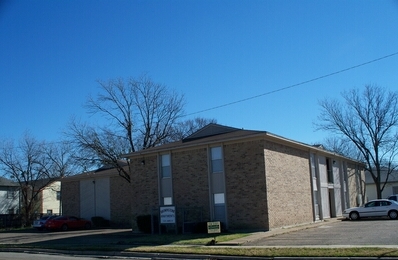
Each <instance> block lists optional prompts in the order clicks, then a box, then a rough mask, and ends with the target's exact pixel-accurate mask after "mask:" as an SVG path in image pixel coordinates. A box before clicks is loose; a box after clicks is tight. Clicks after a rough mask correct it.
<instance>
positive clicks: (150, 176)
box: [130, 156, 159, 231]
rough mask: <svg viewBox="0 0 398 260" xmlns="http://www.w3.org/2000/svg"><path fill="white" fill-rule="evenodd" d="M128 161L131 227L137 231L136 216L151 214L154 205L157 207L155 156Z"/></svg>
mask: <svg viewBox="0 0 398 260" xmlns="http://www.w3.org/2000/svg"><path fill="white" fill-rule="evenodd" d="M143 160H145V164H142V161H143ZM130 163H131V188H132V199H131V210H132V215H131V217H132V228H133V231H138V227H137V223H136V219H137V216H139V215H146V214H151V213H152V209H153V208H154V207H156V208H157V207H159V193H158V173H157V156H147V157H143V158H136V159H132V160H131V162H130Z"/></svg>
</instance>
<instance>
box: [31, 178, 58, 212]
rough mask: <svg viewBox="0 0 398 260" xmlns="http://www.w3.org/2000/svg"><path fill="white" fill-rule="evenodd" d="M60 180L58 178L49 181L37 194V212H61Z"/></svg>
mask: <svg viewBox="0 0 398 260" xmlns="http://www.w3.org/2000/svg"><path fill="white" fill-rule="evenodd" d="M60 193H61V182H60V181H59V180H54V181H50V182H49V183H48V184H47V185H46V186H45V187H44V188H43V189H41V191H40V193H39V194H38V196H37V199H38V200H39V203H38V204H37V208H38V210H37V212H36V213H40V214H48V215H52V214H56V215H59V214H61V198H60Z"/></svg>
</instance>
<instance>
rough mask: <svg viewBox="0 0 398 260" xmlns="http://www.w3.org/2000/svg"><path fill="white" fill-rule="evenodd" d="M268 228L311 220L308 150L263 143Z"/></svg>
mask: <svg viewBox="0 0 398 260" xmlns="http://www.w3.org/2000/svg"><path fill="white" fill-rule="evenodd" d="M265 146H266V151H265V160H266V182H267V194H268V195H267V197H268V212H269V226H270V229H272V228H277V227H283V226H290V225H295V224H300V223H309V222H312V221H313V212H312V196H311V194H312V191H311V176H310V168H309V167H310V166H309V152H308V151H302V150H298V149H295V148H291V147H288V146H284V145H282V144H277V143H273V142H266V143H265Z"/></svg>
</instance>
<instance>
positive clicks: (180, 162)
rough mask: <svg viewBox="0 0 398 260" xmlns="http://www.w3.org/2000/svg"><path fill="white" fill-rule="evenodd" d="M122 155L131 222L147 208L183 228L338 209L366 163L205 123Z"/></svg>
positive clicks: (353, 193) (283, 219)
mask: <svg viewBox="0 0 398 260" xmlns="http://www.w3.org/2000/svg"><path fill="white" fill-rule="evenodd" d="M126 157H127V158H128V159H129V160H130V170H131V180H132V183H131V191H132V192H131V194H130V198H131V213H132V214H131V217H132V220H133V229H136V228H137V224H136V222H135V220H136V217H137V216H140V215H147V214H151V215H157V217H158V218H159V219H160V222H161V223H164V224H165V225H167V224H168V223H175V224H176V226H177V227H178V230H183V231H184V229H185V228H187V227H188V226H189V225H190V224H192V223H193V222H204V221H221V222H222V225H223V227H224V228H226V229H228V230H243V229H244V230H270V229H275V228H280V227H284V226H291V225H297V224H303V223H311V222H314V221H318V220H323V219H328V218H332V217H338V216H341V214H342V211H343V210H344V209H345V208H348V207H351V206H357V204H358V202H359V201H361V194H363V190H361V186H360V185H359V180H360V179H361V178H359V177H360V176H361V177H362V179H364V171H363V168H364V165H361V164H360V163H359V162H357V161H354V160H351V159H349V158H345V157H342V156H340V155H337V154H334V153H330V152H328V151H326V150H323V149H321V148H319V147H314V146H311V145H307V144H303V143H300V142H297V141H293V140H289V139H286V138H283V137H281V136H277V135H274V134H271V133H269V132H265V131H251V130H242V129H237V128H232V127H226V126H222V125H218V124H210V125H208V126H206V127H204V128H202V129H201V130H199V131H197V132H196V133H194V134H193V135H191V136H189V137H187V138H185V139H183V140H181V141H179V142H174V143H169V144H165V145H161V146H158V147H154V148H150V149H145V150H142V151H139V152H134V153H130V154H128V155H126ZM111 186H112V185H111ZM76 194H79V193H78V192H76ZM78 199H79V198H78V197H77V198H76V201H78ZM128 203H129V202H127V201H126V206H127V204H128ZM174 210H175V212H174ZM167 211H168V212H173V213H172V215H162V214H163V213H159V212H167ZM193 212H195V213H193ZM159 214H160V215H159ZM173 214H174V215H173ZM170 216H171V218H168V217H170Z"/></svg>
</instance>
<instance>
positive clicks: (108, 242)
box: [13, 229, 234, 251]
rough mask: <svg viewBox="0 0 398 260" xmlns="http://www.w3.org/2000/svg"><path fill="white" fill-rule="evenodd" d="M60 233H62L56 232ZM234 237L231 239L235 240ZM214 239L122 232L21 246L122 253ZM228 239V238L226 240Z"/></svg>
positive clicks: (202, 235) (54, 239) (83, 235)
mask: <svg viewBox="0 0 398 260" xmlns="http://www.w3.org/2000/svg"><path fill="white" fill-rule="evenodd" d="M13 232H15V233H27V232H28V233H34V232H36V233H37V232H42V233H43V235H44V233H53V232H50V231H36V230H34V229H33V230H24V231H13ZM54 232H60V231H54ZM73 232H74V231H67V232H62V233H65V234H66V235H69V234H71V235H72V234H73ZM226 236H228V235H226ZM233 238H234V237H232V238H231V239H233ZM213 239H214V235H208V234H184V235H183V234H162V235H151V234H137V233H132V232H131V231H121V232H113V233H105V234H103V233H99V234H84V233H83V234H76V235H75V234H73V236H69V237H64V238H53V239H51V240H46V241H42V242H34V243H25V244H20V245H19V247H20V246H23V247H28V248H42V249H59V250H97V251H110V250H118V251H122V250H125V249H128V248H130V249H131V248H134V247H140V246H159V245H171V244H175V245H206V244H208V243H209V242H210V241H212V240H213ZM225 239H228V238H225Z"/></svg>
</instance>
